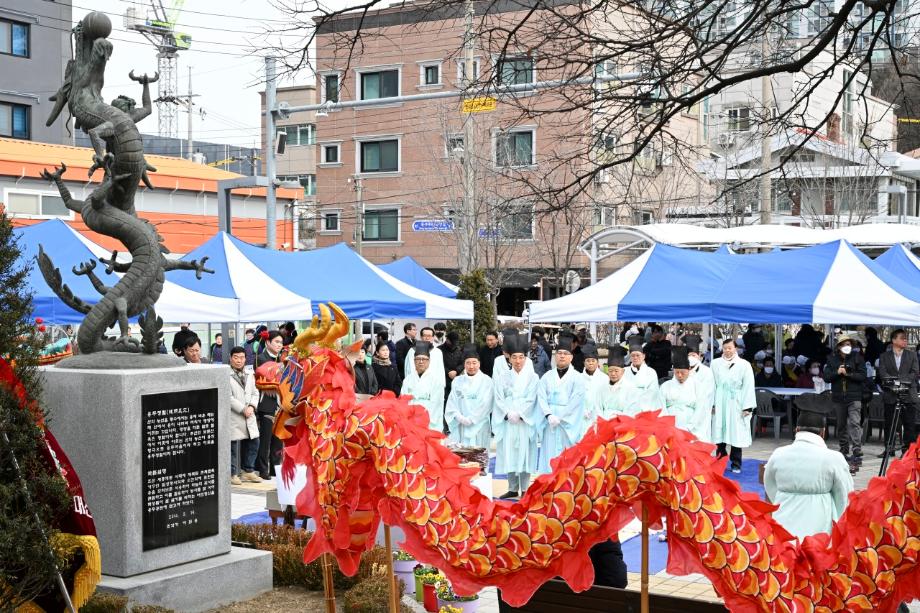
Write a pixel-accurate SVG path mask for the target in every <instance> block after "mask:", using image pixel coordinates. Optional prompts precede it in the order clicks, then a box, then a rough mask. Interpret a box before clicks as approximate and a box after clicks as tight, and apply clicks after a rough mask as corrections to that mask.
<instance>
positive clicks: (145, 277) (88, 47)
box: [38, 12, 213, 354]
mask: <svg viewBox="0 0 920 613" xmlns="http://www.w3.org/2000/svg"><path fill="white" fill-rule="evenodd" d="M111 32H112V22H111V21H110V20H109V18H108V17H107V16H106V15H105V14H103V13H99V12H92V13H89V14H88V15H86V16H85V17H84V18H83V19H82V20H81V21H80V23H78V24H77V25H76V26H75V27H74V29H73V35H74V50H75V51H74V58H73V59H71V60H70V61H68V63H67V68H66V70H65V73H64V84H63V85H62V86H61V88H60V90H58V92H57V93H56V94H55V95H54V96H52V97H51V100H53V101H54V102H55V105H54V108H53V109H52V111H51V115H50V117H49V118H48V121H47V124H48V125H51V124H52V123H54V121H55V120H56V119H57V118H58V116H59V115H60V114H61V111H62V110H63V109H64V107H65V105H66V106H67V108H68V109H69V111H70V113H71V114H72V115H73V117H74V118H75V120H76V121H75V125H76V126H77V127H78V128H81V129H82V130H83V131H84V132H86V133H87V134H88V135H89V137H90V139H91V141H92V144H93V150H94V154H93V163H92V166H90V169H89V176H90V177H92V176H93V174H95V172H96V170H98V169H99V168H102V169H104V171H105V177H104V178H103V180H102V182H101V183H100V184H99V186H98V187H97V188H96V189H94V190H93V192H92V193H91V194H90V196H89V197H88V198H87V199H86V200H84V201H80V200H75V199H74V198H73V197H72V196H71V194H70V191H69V190H68V189H67V186H66V185H65V184H64V180H63V176H64V173H65V172H66V171H67V167H66V166H65V165H64V164H63V163H62V164H61V166H60V168H57V169H55V171H54V172H48V171H47V170H45V171H44V172H43V173H42V177H43V178H45V179H47V180H49V181H53V182H54V183H55V184H56V185H57V188H58V191H59V192H60V194H61V198H62V199H63V200H64V204H65V205H66V206H67V208H68V209H70V210H71V211H74V212H75V213H79V214H80V216H81V217H82V218H83V221H84V223H85V224H86V225H87V227H89V229H90V230H93V231H94V232H98V233H100V234H104V235H106V236H110V237H112V238H115V239H117V240H119V241H121V242H122V244H124V245H125V247H126V248H127V250H128V252H129V253H130V254H131V262H130V263H122V262H118V261H116V258H117V256H118V252H117V251H114V252H112V256H111V258H100V261H101V262H102V263H103V264H105V265H106V269H105V270H106V273H107V274H111V273H113V272H118V273H125V274H124V276H123V277H121V278H120V279H119V280H118V281H117V282H116V283H115V285H113V286H111V287H109V286H106V285H105V284H104V283H103V282H102V280H101V279H99V277H98V276H97V275H96V274H95V272H94V270H95V268H96V261H95V260H91V261H89V262H85V263H83V264H81V265H80V266H79V267H74V268H73V274H75V275H86V276H87V278H89V280H90V282H91V283H92V284H93V287H94V288H95V289H96V291H98V292H99V293H100V294H101V295H102V298H101V299H100V300H99V301H98V302H97V303H96V304H93V305H90V304H87V303H86V302H85V301H83V300H81V299H80V298H78V297H77V296H75V295H74V294H73V292H72V291H71V290H70V288H69V287H67V285H66V284H64V283H63V279H62V277H61V273H60V271H59V270H58V269H57V268H55V267H54V264H53V263H52V262H51V259H50V258H49V257H48V255H47V254H46V253H45V252H44V250H41V249H40V250H39V255H38V264H39V268H40V269H41V271H42V275H43V276H44V278H45V280H46V281H47V283H48V285H49V286H50V287H51V288H52V289H53V290H54V291H55V293H56V294H57V295H58V296H59V297H60V298H61V300H63V301H64V303H65V304H67V306H69V307H70V308H72V309H74V310H75V311H78V312H81V313H85V314H86V318H85V319H84V320H83V322H82V323H81V325H80V329H79V332H78V333H77V344H78V346H79V348H80V352H81V353H84V354H88V353H95V352H99V351H104V350H109V351H126V352H139V351H143V352H144V353H148V354H152V353H156V347H157V338H158V333H159V330H160V328H161V327H162V325H163V322H162V319H160V318H159V317H157V316H156V311H155V309H154V304H155V303H156V301H157V299H158V298H159V296H160V293H161V292H162V291H163V283H164V280H165V273H166V272H167V271H169V270H176V269H182V270H194V271H195V273H196V276H197V277H198V278H201V274H202V273H203V272H213V271H211V270H208V269H206V268H205V262H206V260H207V258H203V259H202V260H201V261H193V262H183V261H179V260H169V259H167V258H166V253H168V251H167V249H166V247H165V246H164V245H163V242H162V241H163V239H162V237H161V236H160V235H159V234H158V233H157V231H156V228H154V227H153V225H151V224H150V223H149V222H148V221H146V220H144V219H141V218H140V217H138V216H137V213H136V212H135V210H134V196H135V194H136V192H137V187H138V185H139V183H141V182H143V183H144V184H145V185H146V186H147V187H148V188H151V189H152V188H153V185H152V184H151V183H150V179H149V177H148V176H147V172H148V171H151V172H152V171H154V170H156V169H155V168H153V167H152V166H150V165H149V164H148V163H147V160H146V159H145V158H144V150H143V140H142V139H141V135H140V132H139V131H138V129H137V125H136V123H137V122H138V121H140V120H141V119H144V118H145V117H147V116H148V115H150V112H151V106H150V83H153V82H155V81H156V80H157V79H158V78H159V75H155V76H154V77H152V78H150V77H148V76H147V75H143V76H140V77H136V76H135V75H134V72H133V71H132V72H131V73H130V74H129V75H128V76H129V78H130V79H131V80H133V81H137V82H139V83H141V84H142V85H143V94H142V102H143V106H142V107H141V108H135V102H134V100H132V99H131V98H128V97H126V96H119V97H118V98H116V99H115V100H113V101H112V104H107V103H106V102H105V101H104V100H103V99H102V87H103V83H104V77H105V66H106V63H107V62H108V59H109V57H110V56H111V54H112V43H111V42H110V41H109V40H108V36H109V34H110V33H111ZM138 316H139V317H138ZM132 317H138V321H139V323H140V324H141V330H142V337H143V340H142V341H141V342H139V341H138V340H137V339H134V338H132V337H131V335H130V333H129V329H128V320H129V319H130V318H132ZM116 323H117V324H118V327H119V331H120V336H119V337H118V338H117V339H115V340H114V341H109V340H106V339H105V338H104V334H105V331H106V330H107V329H108V328H110V327H112V326H114V325H115V324H116Z"/></svg>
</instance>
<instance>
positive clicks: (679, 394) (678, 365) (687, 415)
mask: <svg viewBox="0 0 920 613" xmlns="http://www.w3.org/2000/svg"><path fill="white" fill-rule="evenodd" d="M671 364H672V365H673V368H674V378H673V379H670V380H669V381H665V382H664V383H663V384H662V385H661V399H662V401H663V402H664V411H662V415H672V416H673V417H674V423H675V425H676V426H677V427H678V428H680V429H682V430H686V431H688V432H690V433H691V434H693V435H694V436H696V437H697V438H699V434H698V433H697V432H696V431H695V430H694V428H695V427H696V426H697V424H699V423H700V421H701V419H700V415H701V414H705V416H706V419H707V420H708V419H709V418H711V416H712V408H710V407H707V406H705V404H702V403H703V402H704V401H703V399H702V397H701V395H700V393H699V390H698V389H697V380H696V379H693V378H692V377H691V376H690V360H689V356H688V351H687V347H674V348H673V349H672V350H671Z"/></svg>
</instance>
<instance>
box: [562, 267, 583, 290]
mask: <svg viewBox="0 0 920 613" xmlns="http://www.w3.org/2000/svg"><path fill="white" fill-rule="evenodd" d="M579 287H581V276H580V275H579V274H578V273H577V272H575V271H574V270H568V271H566V273H565V291H566V293H567V294H571V293H573V292H575V291H577V290H578V288H579Z"/></svg>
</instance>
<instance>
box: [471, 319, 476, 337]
mask: <svg viewBox="0 0 920 613" xmlns="http://www.w3.org/2000/svg"><path fill="white" fill-rule="evenodd" d="M470 342H471V343H475V342H476V320H475V319H471V320H470Z"/></svg>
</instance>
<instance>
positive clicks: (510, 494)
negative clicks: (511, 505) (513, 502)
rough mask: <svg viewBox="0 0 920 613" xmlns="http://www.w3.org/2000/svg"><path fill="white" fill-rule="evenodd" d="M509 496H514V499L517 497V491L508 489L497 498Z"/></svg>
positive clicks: (507, 498) (503, 498)
mask: <svg viewBox="0 0 920 613" xmlns="http://www.w3.org/2000/svg"><path fill="white" fill-rule="evenodd" d="M511 498H515V499H516V498H518V493H517V492H512V491H511V490H508V491H507V492H505V493H504V494H502V495H501V496H499V497H498V499H499V500H509V499H511Z"/></svg>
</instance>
